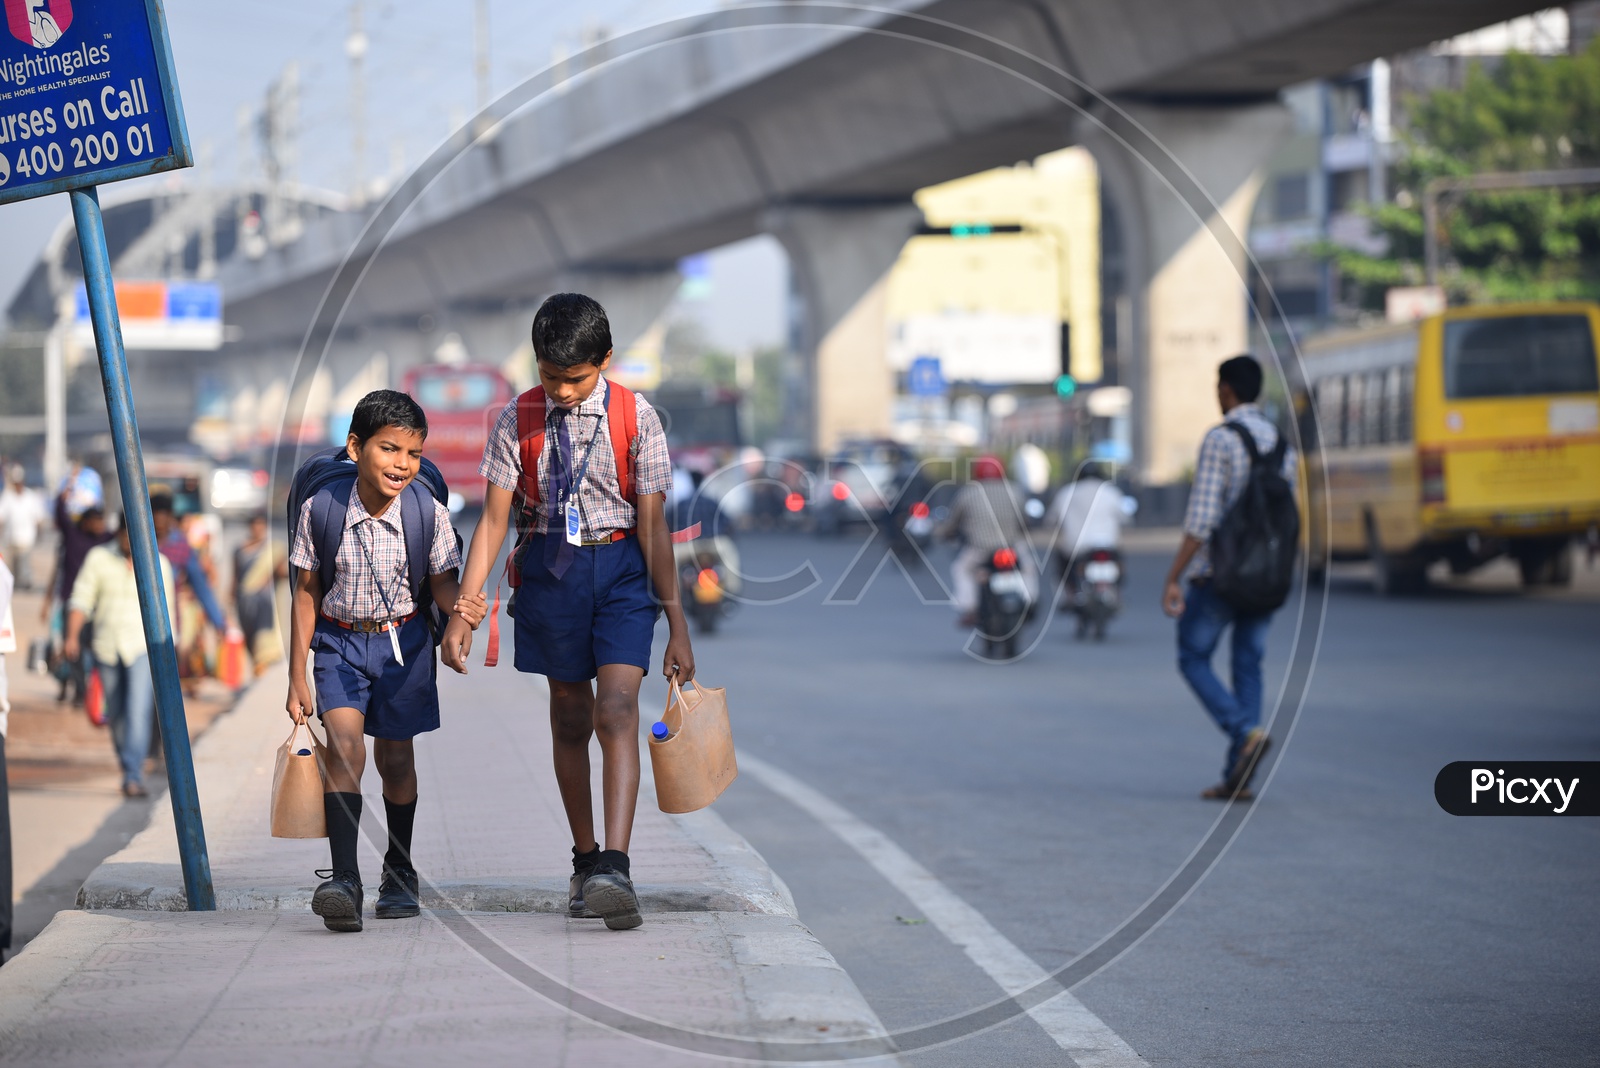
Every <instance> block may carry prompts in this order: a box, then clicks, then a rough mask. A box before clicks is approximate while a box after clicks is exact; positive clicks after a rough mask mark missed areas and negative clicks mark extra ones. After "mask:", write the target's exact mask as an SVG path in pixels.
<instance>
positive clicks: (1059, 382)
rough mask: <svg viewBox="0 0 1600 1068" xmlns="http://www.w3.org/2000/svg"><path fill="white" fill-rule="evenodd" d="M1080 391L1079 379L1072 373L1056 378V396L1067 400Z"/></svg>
mask: <svg viewBox="0 0 1600 1068" xmlns="http://www.w3.org/2000/svg"><path fill="white" fill-rule="evenodd" d="M1076 392H1078V380H1077V379H1076V378H1073V377H1072V376H1071V375H1062V376H1061V377H1060V378H1057V379H1056V396H1058V397H1060V398H1061V399H1062V400H1066V399H1067V398H1068V397H1070V396H1072V395H1073V394H1074V393H1076Z"/></svg>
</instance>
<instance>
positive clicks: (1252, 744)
mask: <svg viewBox="0 0 1600 1068" xmlns="http://www.w3.org/2000/svg"><path fill="white" fill-rule="evenodd" d="M1261 378H1262V374H1261V365H1260V364H1259V363H1257V362H1256V360H1255V359H1254V358H1253V357H1250V356H1235V357H1234V358H1233V359H1231V360H1226V361H1224V362H1223V364H1222V366H1221V367H1219V368H1218V369H1217V402H1218V403H1219V404H1220V405H1221V407H1222V413H1223V422H1222V423H1221V424H1219V425H1217V426H1214V427H1212V428H1211V429H1210V430H1209V431H1207V432H1206V436H1205V438H1204V440H1202V441H1201V443H1200V458H1199V461H1198V462H1197V463H1196V465H1195V475H1194V487H1193V489H1192V490H1191V491H1190V493H1189V508H1188V512H1187V514H1186V515H1185V516H1184V521H1183V544H1182V545H1180V546H1179V548H1178V553H1177V556H1176V557H1174V559H1173V561H1172V568H1171V570H1170V571H1169V572H1168V573H1167V581H1166V587H1165V590H1164V591H1163V593H1162V598H1161V604H1162V608H1163V609H1164V610H1165V611H1166V613H1167V615H1169V616H1173V617H1175V618H1176V619H1177V620H1178V670H1179V671H1180V672H1182V674H1183V677H1184V679H1185V681H1187V682H1188V683H1189V686H1190V688H1191V689H1193V690H1194V692H1195V696H1196V697H1198V698H1199V699H1200V703H1201V704H1202V705H1204V706H1205V709H1206V711H1207V712H1208V713H1210V715H1211V718H1212V719H1213V720H1215V721H1216V723H1217V726H1218V727H1220V728H1221V729H1222V731H1223V733H1224V734H1226V735H1227V736H1228V752H1227V757H1226V759H1225V760H1224V762H1223V765H1222V781H1221V782H1219V783H1217V785H1215V786H1212V787H1210V788H1208V789H1206V790H1205V791H1203V792H1202V793H1201V795H1200V796H1201V797H1204V798H1212V799H1218V800H1227V799H1229V798H1239V799H1248V798H1250V797H1252V796H1253V795H1252V794H1251V792H1250V779H1251V777H1252V776H1253V775H1254V774H1255V770H1256V767H1257V766H1258V765H1259V764H1260V762H1261V758H1262V756H1264V755H1265V754H1266V752H1267V748H1268V746H1270V745H1271V744H1272V739H1270V738H1269V737H1267V733H1266V731H1265V730H1264V729H1263V728H1262V727H1261V692H1262V681H1261V658H1262V656H1263V655H1264V653H1265V651H1266V642H1267V629H1268V627H1270V626H1271V624H1272V611H1271V610H1265V611H1261V610H1256V611H1245V610H1241V609H1240V608H1239V607H1238V605H1237V603H1236V600H1235V599H1230V598H1229V597H1226V596H1224V595H1223V593H1222V592H1220V591H1219V590H1218V589H1217V584H1216V582H1215V581H1214V579H1215V578H1216V576H1215V573H1214V569H1213V563H1214V560H1213V552H1212V547H1211V544H1210V543H1211V542H1212V536H1213V534H1214V533H1215V532H1216V531H1217V528H1218V526H1219V525H1220V524H1222V523H1223V520H1224V517H1225V516H1227V515H1228V513H1229V511H1230V510H1231V509H1233V508H1234V507H1235V506H1236V505H1237V504H1238V503H1239V501H1240V498H1241V497H1242V496H1244V492H1245V488H1246V485H1247V484H1248V483H1249V482H1250V481H1251V474H1252V466H1253V464H1254V463H1256V462H1259V463H1261V464H1270V463H1271V462H1272V460H1271V458H1272V457H1273V456H1275V455H1277V452H1278V445H1279V441H1278V436H1279V435H1278V429H1277V427H1275V426H1273V425H1272V423H1271V422H1270V421H1269V420H1268V419H1267V417H1266V416H1265V415H1263V414H1262V413H1261V409H1260V408H1258V407H1256V403H1255V402H1256V398H1257V397H1259V396H1260V395H1261ZM1247 438H1248V441H1247ZM1281 455H1282V462H1281V468H1280V472H1279V473H1281V475H1282V476H1283V478H1284V479H1285V480H1286V482H1287V485H1288V487H1289V489H1290V491H1291V494H1292V489H1293V485H1294V476H1295V456H1294V453H1293V452H1292V451H1291V450H1289V449H1288V448H1287V447H1285V448H1283V449H1282V450H1281ZM1257 457H1260V459H1259V461H1258V460H1257ZM1280 488H1281V486H1280ZM1288 551H1289V552H1290V553H1291V554H1292V551H1293V549H1292V546H1290V548H1289V550H1288ZM1269 600H1270V598H1269ZM1280 600H1281V599H1280ZM1230 626H1231V627H1232V628H1233V641H1232V660H1231V664H1232V682H1233V687H1232V689H1229V688H1228V687H1227V686H1224V685H1223V683H1222V680H1221V679H1219V678H1218V677H1217V675H1216V672H1214V671H1213V670H1212V669H1211V657H1212V654H1213V653H1215V652H1216V649H1217V645H1218V643H1219V642H1221V640H1222V632H1223V631H1224V630H1226V629H1227V628H1228V627H1230Z"/></svg>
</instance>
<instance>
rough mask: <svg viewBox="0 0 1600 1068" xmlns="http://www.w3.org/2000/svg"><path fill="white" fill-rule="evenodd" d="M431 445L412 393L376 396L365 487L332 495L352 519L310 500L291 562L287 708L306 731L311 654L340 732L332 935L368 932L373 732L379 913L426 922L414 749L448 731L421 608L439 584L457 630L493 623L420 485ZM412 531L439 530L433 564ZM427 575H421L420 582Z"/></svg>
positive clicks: (353, 438) (367, 410)
mask: <svg viewBox="0 0 1600 1068" xmlns="http://www.w3.org/2000/svg"><path fill="white" fill-rule="evenodd" d="M427 435H428V421H427V417H426V416H425V415H423V412H422V408H421V407H420V406H419V405H418V404H417V402H416V401H415V400H413V399H412V398H411V397H410V396H408V395H407V394H404V393H399V392H396V391H394V390H388V389H380V390H376V391H374V392H372V393H369V394H367V395H366V396H365V397H363V398H362V399H361V402H360V403H359V404H357V405H356V409H355V413H354V415H353V416H352V418H351V421H350V436H349V439H348V441H347V444H346V446H345V447H346V451H347V453H348V455H349V457H350V459H352V460H354V461H355V484H354V486H352V487H350V488H348V489H344V488H343V487H342V486H341V487H339V488H338V489H337V490H336V489H335V488H334V487H330V488H328V489H325V490H322V491H319V492H321V493H330V494H336V496H335V498H334V499H335V500H342V498H343V496H344V495H348V497H349V506H348V509H347V510H346V511H343V512H340V511H338V510H337V509H334V510H333V511H332V512H331V514H327V516H326V523H327V526H328V527H329V528H330V529H328V530H319V529H317V524H316V521H315V520H314V518H313V517H314V515H316V514H318V513H317V512H316V509H315V508H314V506H315V505H316V503H317V497H315V496H313V497H312V498H310V499H307V500H306V502H305V504H304V505H303V506H302V507H301V509H300V515H299V520H298V523H297V525H296V528H295V532H294V538H293V541H292V544H291V547H290V551H289V562H290V563H291V564H293V565H294V566H295V567H297V568H299V569H300V576H299V581H298V582H297V583H296V584H295V588H294V593H293V600H292V602H291V608H290V623H289V647H290V650H291V652H290V657H289V699H288V702H287V709H288V712H289V715H290V717H292V718H293V719H294V720H295V722H297V723H299V722H303V721H304V720H305V718H306V717H307V716H308V715H310V713H311V711H312V709H313V704H312V700H311V692H310V689H309V688H308V687H307V685H306V659H307V655H308V654H312V656H313V669H312V670H313V671H314V672H315V679H316V683H317V702H318V704H319V705H320V711H319V714H320V715H321V717H322V726H323V728H324V730H326V731H327V735H328V766H327V769H326V779H325V782H324V789H325V790H326V793H324V794H323V809H324V812H325V813H326V815H327V818H328V847H329V850H330V852H331V854H332V864H331V865H330V870H329V871H328V872H327V873H326V875H327V879H326V881H325V882H323V883H322V885H320V886H318V887H317V890H316V893H315V894H314V895H313V896H312V898H311V910H312V911H313V912H315V913H316V914H317V915H318V916H321V917H322V922H323V924H324V925H326V926H327V928H328V929H329V930H330V931H359V930H361V911H362V910H361V899H362V891H361V875H360V869H359V868H358V866H357V862H356V846H357V841H358V838H359V835H360V826H361V773H362V769H363V768H364V767H365V765H366V760H367V749H366V740H365V738H364V737H363V735H368V734H370V735H371V736H372V738H373V744H372V749H373V763H374V764H375V765H377V768H378V774H379V776H381V777H382V779H383V807H384V811H385V815H386V816H387V817H388V824H389V848H388V852H387V853H385V854H384V858H383V882H382V884H381V886H380V887H379V893H378V901H377V907H376V910H375V912H376V915H377V918H378V919H380V920H386V919H398V918H402V917H408V916H415V915H417V914H418V912H419V911H420V903H419V901H418V893H417V891H418V885H417V883H418V880H417V871H416V868H415V866H414V865H413V864H412V860H411V830H412V825H413V823H414V821H415V819H416V813H417V771H416V758H415V755H414V751H413V747H412V739H413V738H415V737H416V736H417V735H418V734H422V733H423V732H425V731H431V730H437V729H438V727H439V685H438V677H437V672H436V668H435V665H434V653H433V636H432V633H431V631H430V630H429V626H428V622H427V620H426V619H425V618H424V617H423V615H422V613H421V612H420V611H419V609H422V608H424V607H425V605H422V604H419V603H418V602H419V599H420V597H419V595H420V593H421V590H422V584H423V583H424V582H426V583H427V585H428V592H429V593H430V594H431V595H432V598H433V601H434V603H436V604H438V605H439V606H440V608H442V609H445V610H447V611H451V612H453V613H454V614H453V615H452V620H454V619H458V618H459V619H462V620H465V621H466V622H467V623H469V624H471V625H473V626H476V625H477V623H478V622H479V621H481V620H482V619H483V615H484V601H483V598H482V597H478V598H476V599H472V598H461V599H458V598H457V596H456V594H457V586H456V568H457V567H459V566H460V564H461V548H460V546H459V545H458V544H457V542H456V536H455V532H454V531H453V530H452V528H451V526H450V513H449V510H448V509H447V508H445V506H444V505H443V504H440V503H439V502H438V501H437V500H435V499H434V497H433V495H432V494H431V493H428V492H427V491H426V490H423V489H422V488H421V484H420V483H419V484H416V485H413V480H414V479H415V478H416V477H417V472H418V471H419V470H420V469H421V463H422V443H423V441H424V439H425V438H426V437H427ZM408 491H409V495H410V496H411V498H412V504H413V506H414V510H413V511H411V514H409V515H408V514H407V511H408V509H407V507H406V506H405V501H404V500H403V498H404V497H405V496H407V495H408ZM424 508H426V509H428V510H430V511H431V513H432V514H431V516H429V515H425V514H424V513H423V511H422V509H424ZM409 522H419V523H421V524H422V526H421V528H420V529H421V531H423V532H426V530H427V529H428V527H429V526H431V527H432V531H433V536H432V539H431V542H426V545H427V548H426V551H425V552H424V553H423V555H424V556H425V558H424V559H420V560H411V559H408V556H409V553H408V550H407V539H406V530H405V524H407V523H409ZM336 524H342V526H340V525H336ZM340 532H342V533H340ZM416 533H417V532H416V531H413V534H414V535H415V534H416ZM330 536H331V540H332V543H334V544H336V545H337V551H336V552H335V553H333V554H332V555H333V561H332V565H333V566H332V573H333V576H334V577H333V579H332V581H331V582H330V583H329V585H328V588H327V589H323V581H322V564H323V561H322V560H321V559H320V558H319V556H318V546H319V545H326V544H329V542H330ZM414 568H415V569H418V570H419V571H421V572H422V574H420V575H418V576H417V577H416V578H413V577H412V575H413V570H412V569H414ZM321 874H323V873H319V875H321Z"/></svg>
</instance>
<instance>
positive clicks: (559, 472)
mask: <svg viewBox="0 0 1600 1068" xmlns="http://www.w3.org/2000/svg"><path fill="white" fill-rule="evenodd" d="M553 414H554V415H555V420H556V452H555V455H554V456H552V457H550V500H549V503H548V505H547V508H548V510H549V517H548V519H547V520H546V522H545V530H544V566H545V567H547V568H549V569H550V574H552V575H554V576H555V577H556V578H557V579H559V578H561V576H562V575H565V574H566V573H567V568H569V567H571V566H572V545H571V543H569V542H568V541H567V509H566V503H567V494H568V493H570V492H571V490H572V431H571V430H570V429H569V428H568V427H567V414H568V413H567V410H566V409H565V408H557V409H556V410H555V411H554V413H553Z"/></svg>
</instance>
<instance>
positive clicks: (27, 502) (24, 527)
mask: <svg viewBox="0 0 1600 1068" xmlns="http://www.w3.org/2000/svg"><path fill="white" fill-rule="evenodd" d="M46 518H48V517H47V516H46V515H45V511H44V504H43V502H42V501H41V500H40V499H39V493H38V491H36V490H33V489H30V488H29V487H28V482H27V472H26V471H24V470H23V469H22V465H21V464H12V465H11V467H10V468H9V469H8V470H7V472H6V487H5V489H4V490H3V491H0V557H3V558H4V559H5V561H6V563H7V564H9V565H10V567H11V574H12V577H13V579H14V580H15V583H16V588H17V589H18V590H21V591H27V590H31V589H33V561H32V556H33V548H34V546H35V545H37V544H39V528H40V527H42V526H44V521H45V519H46Z"/></svg>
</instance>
